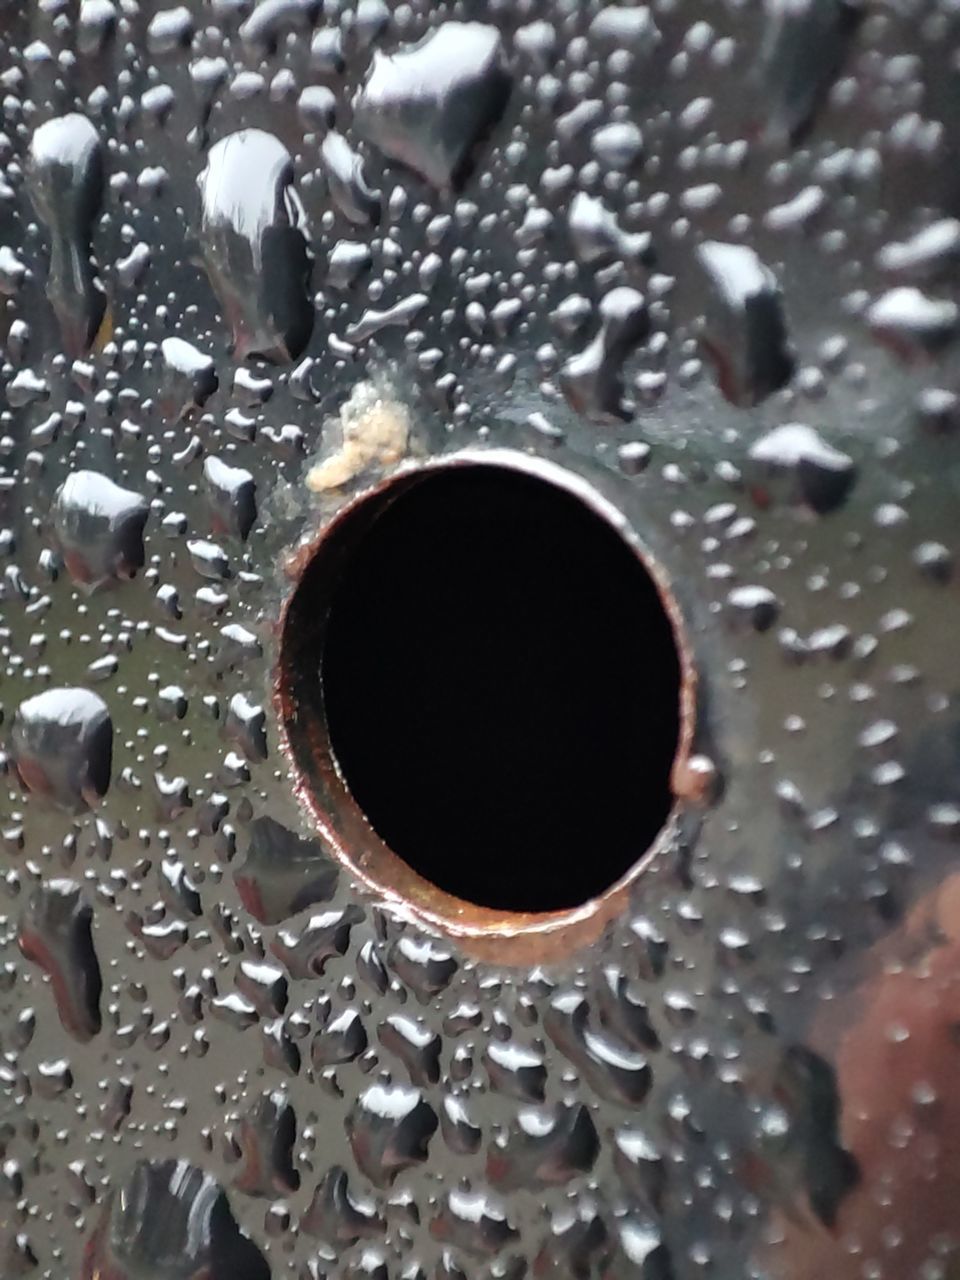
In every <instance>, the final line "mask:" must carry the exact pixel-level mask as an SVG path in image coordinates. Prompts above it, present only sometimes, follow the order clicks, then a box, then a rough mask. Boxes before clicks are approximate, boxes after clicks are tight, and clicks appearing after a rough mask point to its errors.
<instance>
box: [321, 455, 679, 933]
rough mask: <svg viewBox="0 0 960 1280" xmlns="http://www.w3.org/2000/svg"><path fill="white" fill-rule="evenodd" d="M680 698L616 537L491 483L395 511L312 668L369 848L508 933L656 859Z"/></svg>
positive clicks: (586, 516)
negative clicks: (507, 920) (522, 919)
mask: <svg viewBox="0 0 960 1280" xmlns="http://www.w3.org/2000/svg"><path fill="white" fill-rule="evenodd" d="M318 606H319V602H318ZM680 679H681V676H680V663H679V659H678V654H677V648H676V643H675V638H674V633H673V629H672V627H671V624H670V621H669V619H668V617H667V614H666V612H665V610H664V606H663V603H662V601H661V598H660V595H659V593H658V590H657V588H656V586H655V584H654V582H653V580H652V578H651V577H650V575H649V573H648V572H647V570H646V569H645V568H644V566H643V564H642V562H641V560H640V559H639V558H638V557H637V556H636V555H635V554H634V552H633V551H632V550H631V549H630V547H629V546H628V545H627V544H626V542H624V541H623V539H622V538H621V537H620V536H619V534H617V533H616V532H615V531H614V530H613V529H612V528H611V527H610V526H609V525H608V524H607V523H606V521H604V520H603V519H602V518H601V517H600V516H598V515H596V514H595V513H594V512H593V511H592V510H591V509H590V508H589V507H587V506H586V505H585V504H583V503H582V502H580V501H579V500H578V499H577V498H575V497H573V496H571V495H570V494H568V493H567V492H566V491H564V490H563V489H560V488H558V487H557V486H555V485H552V484H550V483H548V482H546V481H543V480H539V479H535V478H532V477H529V476H527V475H525V474H523V473H521V472H515V471H512V470H510V469H508V468H501V467H493V466H473V467H464V468H457V469H452V468H451V469H449V470H446V471H439V472H436V473H434V474H432V475H430V476H428V477H426V478H424V479H421V480H419V481H418V482H417V483H414V484H413V485H411V487H409V488H408V489H406V490H405V491H403V492H401V494H400V496H399V497H397V498H396V499H394V500H392V501H389V502H385V504H384V508H383V510H382V512H381V513H380V514H379V515H378V516H377V517H376V518H375V519H374V520H372V521H371V522H370V523H369V524H368V525H367V527H366V529H365V531H364V532H363V533H362V534H361V535H360V537H359V539H358V541H357V543H356V544H355V545H354V546H353V547H352V548H351V549H350V550H349V552H348V553H347V555H346V558H345V559H344V561H343V564H342V571H341V576H340V578H339V581H338V582H337V585H336V586H335V588H334V590H333V594H332V597H331V599H330V603H329V616H328V619H327V626H326V636H325V641H324V647H323V653H322V659H321V684H322V690H323V701H324V709H325V715H326V721H327V727H328V731H329V735H330V742H331V746H332V750H333V753H334V756H335V758H336V760H337V763H338V765H339V768H340V771H341V774H342V776H343V778H344V781H345V782H346V784H347V786H348V787H349V789H350V791H351V792H352V794H353V796H354V799H355V800H356V802H357V804H358V805H359V806H360V808H361V809H362V810H363V812H364V813H365V815H366V817H367V818H368V820H369V821H370V823H371V825H372V826H373V828H374V829H375V830H376V831H377V833H378V834H379V835H380V837H381V838H382V839H383V840H384V841H385V843H386V844H387V845H388V846H389V847H390V848H391V849H392V850H393V852H394V853H395V854H397V855H398V856H399V857H401V858H402V859H404V861H406V862H407V863H408V864H409V865H410V866H411V867H413V868H414V869H415V870H416V871H417V872H418V873H419V874H420V875H421V876H423V877H424V878H425V879H427V880H429V881H431V882H432V883H433V884H434V885H436V886H438V887H439V888H441V889H443V890H445V891H446V892H448V893H451V894H454V895H456V896H458V897H460V898H465V899H467V900H468V901H470V902H473V903H475V904H478V905H481V906H486V907H495V908H499V909H502V910H510V911H535V912H536V911H551V910H559V909H562V908H567V907H572V906H576V905H578V904H580V903H582V902H585V901H587V900H588V899H590V898H592V897H595V896H596V895H598V894H600V893H602V892H603V891H604V890H606V889H607V888H609V887H610V885H611V884H613V883H614V882H615V881H616V880H617V879H619V877H620V876H621V875H623V874H624V873H625V872H626V871H627V870H628V869H629V868H630V867H631V866H632V865H633V863H635V862H636V861H637V859H638V858H639V857H640V856H641V855H642V854H643V853H644V852H645V850H646V849H647V848H648V847H649V845H650V844H651V842H652V841H653V839H654V837H655V836H656V835H657V833H658V831H659V830H660V828H661V827H662V826H663V824H664V821H665V819H666V818H667V815H668V812H669V809H670V805H671V795H670V789H669V778H670V770H671V765H672V762H673V757H674V753H675V751H676V747H677V740H678V735H679V708H680Z"/></svg>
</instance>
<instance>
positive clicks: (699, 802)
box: [0, 0, 960, 1280]
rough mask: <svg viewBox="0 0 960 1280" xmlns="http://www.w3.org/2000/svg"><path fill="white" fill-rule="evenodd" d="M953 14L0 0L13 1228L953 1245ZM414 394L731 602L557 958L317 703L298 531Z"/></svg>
mask: <svg viewBox="0 0 960 1280" xmlns="http://www.w3.org/2000/svg"><path fill="white" fill-rule="evenodd" d="M958 21H960V19H958V15H957V12H956V5H955V4H953V3H952V2H951V0H924V2H922V3H921V2H920V0H902V2H901V3H898V4H896V5H893V4H860V3H857V2H856V0H791V2H790V3H785V2H783V3H781V0H763V2H762V3H761V0H757V2H756V3H753V4H742V3H737V2H735V0H717V2H716V3H712V4H707V3H705V2H704V0H653V2H652V3H650V4H628V3H614V4H602V3H600V2H599V0H554V2H553V3H546V0H487V2H486V3H482V4H481V3H479V2H474V0H442V2H440V3H434V2H433V0H430V2H428V0H410V2H408V3H394V2H393V0H391V2H390V3H387V0H356V3H353V4H348V3H346V2H343V3H341V2H340V0H184V3H181V4H174V3H169V2H168V0H70V2H68V0H37V2H36V3H34V2H32V0H30V2H29V3H28V0H8V3H7V4H5V5H4V13H3V18H2V21H0V49H2V56H0V81H2V92H0V115H2V119H0V344H2V351H3V363H2V369H0V374H2V380H3V385H4V397H3V403H2V406H0V419H2V420H0V653H2V669H0V717H2V720H0V742H2V748H0V749H2V755H0V768H2V771H3V773H2V777H0V854H2V860H0V867H2V902H0V952H2V954H0V1053H2V1059H0V1157H2V1158H0V1199H2V1205H3V1212H2V1213H0V1275H2V1276H3V1277H19V1276H27V1277H33V1276H36V1277H38V1278H39V1277H44V1278H47V1277H49V1278H51V1280H52V1278H53V1277H56V1278H57V1280H62V1278H63V1277H67V1278H69V1280H81V1278H82V1280H108V1278H109V1280H199V1277H210V1278H211V1280H226V1277H228V1276H229V1277H231V1278H237V1280H241V1278H242V1280H266V1278H267V1277H272V1280H281V1278H283V1277H289V1278H290V1280H294V1278H295V1280H320V1278H321V1277H329V1278H331V1280H332V1278H333V1277H336V1278H337V1280H341V1278H343V1280H347V1278H349V1280H360V1278H361V1277H362V1278H364V1280H388V1278H389V1280H397V1278H400V1277H403V1278H404V1280H414V1278H415V1277H416V1278H418V1280H419V1278H420V1277H423V1280H461V1278H463V1280H495V1278H496V1280H500V1278H503V1277H506V1278H508V1280H520V1278H521V1277H523V1276H536V1277H554V1278H555V1280H569V1278H576V1280H579V1278H580V1277H585V1278H587V1280H590V1278H594V1280H625V1278H627V1277H644V1278H645V1280H652V1278H654V1277H656V1278H657V1280H665V1278H666V1277H673V1278H674V1280H695V1278H697V1277H707V1276H710V1277H719V1278H720V1280H728V1278H729V1280H741V1278H742V1277H755V1278H757V1277H763V1278H764V1280H814V1278H817V1280H819V1277H822V1276H829V1277H831V1280H864V1277H869V1280H951V1277H955V1276H956V1275H957V1273H958V1268H960V1259H958V1257H957V1254H958V1250H960V1236H958V1232H957V1227H956V1224H955V1217H956V1212H955V1204H956V1199H957V1193H958V1191H960V1173H958V1168H960V1166H958V1161H957V1155H956V1153H957V1150H958V1149H960V1110H958V1107H957V1104H956V1103H955V1102H954V1100H953V1099H954V1096H955V1093H956V1090H955V1088H954V1077H955V1074H956V1069H955V1060H956V1055H957V1053H958V1048H957V1036H956V1028H957V1022H958V1016H960V1006H958V999H957V973H958V964H960V898H958V889H957V883H956V870H955V866H956V849H957V841H958V839H960V768H958V764H960V760H958V756H960V718H958V711H957V698H958V677H957V663H956V659H955V643H954V636H955V635H956V634H957V631H958V624H960V606H958V604H957V595H956V581H955V569H954V557H955V554H956V546H955V542H956V529H957V522H956V499H957V492H958V488H960V470H958V463H957V454H956V450H957V441H958V435H957V433H958V430H960V400H958V395H960V384H958V347H957V332H958V325H960V309H958V308H960V290H958V275H957V273H958V265H960V226H958V222H957V219H958V217H960V208H958V199H960V191H958V184H957V178H956V175H957V172H958V167H957V166H958V149H960V134H958V121H960V111H958V107H960V101H958V82H957V57H956V55H957V49H958V47H960V39H958V36H960V28H958ZM368 384H372V385H373V386H374V387H375V388H377V389H378V394H380V395H385V394H386V393H385V391H384V389H385V388H391V389H392V391H391V393H390V396H389V397H388V398H390V399H392V400H393V401H395V402H396V406H398V407H389V408H388V407H387V406H386V401H383V402H381V407H380V409H378V410H377V415H378V416H377V429H376V430H375V431H373V432H372V433H370V432H368V431H367V430H366V429H363V430H360V431H359V433H358V434H357V435H355V436H351V435H350V432H349V431H347V430H346V429H345V428H346V427H347V426H348V425H350V427H351V430H353V429H354V428H355V427H356V425H357V423H359V422H361V421H362V420H363V419H364V415H363V414H360V416H359V417H355V416H353V410H352V409H351V408H350V406H351V405H352V406H354V408H355V407H356V404H357V402H356V399H355V396H356V395H357V394H358V393H357V388H358V386H361V387H362V386H365V385H368ZM344 413H346V414H347V417H346V419H343V418H342V415H343V414H344ZM329 424H333V425H332V426H331V425H329ZM369 425H370V424H369V423H368V426H369ZM387 428H389V429H387ZM341 429H343V430H342V431H341ZM338 433H342V436H343V437H344V438H341V434H338ZM351 441H352V443H351ZM358 441H359V443H358ZM413 443H416V447H417V449H419V450H420V451H421V452H422V454H423V455H431V456H435V455H439V454H446V453H451V452H454V451H456V450H460V449H463V448H465V447H470V448H482V447H486V446H488V445H489V446H491V447H496V448H501V449H506V450H513V451H514V452H516V453H520V454H522V455H525V456H527V457H529V456H531V455H542V456H544V457H549V458H551V459H553V461H554V462H556V463H558V464H559V465H561V466H563V467H565V468H567V469H568V470H569V471H570V472H572V473H575V474H576V475H577V476H582V477H586V478H588V479H589V481H590V483H591V484H592V485H594V486H595V487H596V488H597V490H598V491H600V492H601V493H602V494H603V495H604V498H605V500H607V501H608V502H609V503H610V504H611V505H612V506H613V507H614V508H615V509H617V510H619V511H621V512H622V513H623V516H624V519H625V520H626V521H627V522H628V523H629V525H630V526H631V527H632V528H634V529H636V530H637V531H638V533H639V535H640V536H641V537H642V538H643V540H644V543H645V545H647V546H648V548H649V550H650V552H651V554H652V555H653V556H654V557H655V558H656V560H657V562H658V563H659V564H660V565H662V566H663V569H664V572H665V573H666V574H667V575H668V576H669V578H670V580H671V581H672V583H673V585H674V589H675V593H676V597H677V601H678V607H679V609H680V611H681V613H682V615H683V619H684V623H685V628H686V631H687V633H688V634H689V637H690V640H691V644H692V646H693V649H694V659H695V662H696V665H697V668H698V673H699V683H698V697H699V706H698V716H697V736H696V741H695V742H694V743H693V744H692V750H693V753H694V754H693V757H692V759H691V762H690V766H691V767H690V768H688V769H687V771H686V772H685V774H684V779H683V785H682V786H679V785H678V790H679V791H681V793H682V796H681V802H680V807H679V812H678V816H677V823H676V830H675V835H674V838H673V840H672V841H671V842H669V843H668V844H667V845H665V846H664V848H663V849H662V850H660V852H659V853H658V855H657V857H656V858H655V859H654V860H653V861H652V863H651V865H650V867H649V868H648V869H647V870H646V872H645V873H644V874H643V875H642V876H641V877H640V878H639V879H638V880H637V882H636V884H635V885H634V887H633V890H632V893H631V896H630V899H629V901H628V902H627V903H626V904H625V907H624V910H623V912H622V914H621V915H620V916H618V918H616V919H615V920H614V921H613V922H612V923H611V925H610V926H609V928H608V929H607V930H606V932H605V933H604V935H603V936H602V937H601V938H600V939H599V940H597V941H595V942H594V943H592V944H591V945H589V946H583V947H573V946H571V948H570V949H569V951H568V952H567V953H566V954H561V955H560V957H559V958H557V957H556V956H553V957H552V958H551V959H550V960H549V962H544V963H543V964H539V965H527V966H519V965H512V964H506V963H497V962H496V960H495V959H494V960H491V959H484V960H483V961H481V960H479V959H477V958H476V956H475V955H474V954H473V953H472V952H471V951H470V949H469V948H468V947H466V946H463V945H461V944H460V943H458V942H457V941H455V940H453V939H451V938H448V937H445V936H442V935H440V934H430V933H429V932H428V931H426V930H425V929H424V927H423V926H422V925H420V924H418V923H417V919H416V913H412V912H402V913H401V912H399V911H397V910H394V909H393V908H392V907H390V905H389V904H385V903H382V902H378V901H377V900H376V899H375V898H373V897H372V896H371V895H370V894H369V893H366V892H361V891H360V889H359V888H358V886H357V885H355V884H354V883H352V881H351V877H350V874H349V873H348V872H347V870H346V869H345V868H344V867H343V866H342V865H341V864H340V863H339V862H338V861H337V860H336V859H335V858H334V856H333V853H332V850H331V849H330V848H329V847H328V846H327V844H326V842H325V840H324V839H323V838H322V837H321V836H320V835H318V833H317V832H316V831H314V830H313V829H312V828H311V826H310V824H309V822H308V821H307V818H306V816H305V814H304V813H303V812H302V810H301V809H300V807H299V805H298V802H297V799H296V797H295V795H294V791H293V787H292V785H291V780H290V767H289V763H288V761H287V759H286V758H285V756H284V755H283V753H282V752H281V751H280V749H279V741H280V737H279V729H278V725H277V722H276V716H275V712H274V708H273V703H272V681H273V667H274V662H275V659H276V652H277V628H276V623H277V618H278V616H279V613H280V607H281V603H282V600H283V598H284V596H285V595H286V593H287V592H288V591H289V589H290V583H289V581H288V580H287V578H286V577H285V569H284V566H285V565H286V564H287V563H288V560H289V553H290V551H291V549H295V548H296V547H298V546H299V545H301V543H302V542H303V541H304V540H309V539H311V538H312V537H314V536H315V535H316V532H317V530H318V528H319V526H320V524H321V522H322V521H323V520H324V519H327V518H330V517H331V516H332V515H335V513H336V511H337V510H338V509H339V506H340V504H342V503H346V502H348V501H350V499H351V498H352V497H354V496H356V494H357V493H358V492H359V491H360V489H361V488H362V486H364V485H366V484H369V483H371V482H372V481H374V480H376V479H379V478H380V476H381V475H383V474H386V473H388V472H389V471H390V469H391V468H392V467H394V466H396V465H398V459H400V458H401V457H402V456H403V455H405V453H406V452H407V451H408V450H410V448H411V447H412V445H413ZM399 465H403V464H399ZM406 465H409V461H408V463H407V464H406ZM317 466H318V467H319V475H320V477H321V479H320V481H319V482H318V480H317V476H318V471H317V470H311V468H312V467H317ZM316 487H319V488H320V489H322V491H323V492H322V493H312V492H311V491H310V490H311V488H316ZM438 537H442V530H438ZM637 852H638V856H639V855H640V854H641V853H642V852H643V851H642V850H638V851H637ZM358 856H362V850H360V851H358ZM584 856H585V857H590V856H591V851H590V850H589V849H585V850H584Z"/></svg>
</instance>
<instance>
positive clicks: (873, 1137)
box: [764, 875, 960, 1280]
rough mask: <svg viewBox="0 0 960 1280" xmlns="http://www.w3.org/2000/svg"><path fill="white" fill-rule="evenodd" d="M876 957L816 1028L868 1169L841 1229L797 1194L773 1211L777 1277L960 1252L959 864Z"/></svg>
mask: <svg viewBox="0 0 960 1280" xmlns="http://www.w3.org/2000/svg"><path fill="white" fill-rule="evenodd" d="M868 961H869V964H870V969H871V973H872V976H871V977H869V978H868V979H866V980H865V981H864V982H863V983H862V984H861V986H860V987H859V988H858V989H857V991H856V992H855V994H854V995H853V996H852V997H849V998H846V999H844V1000H843V1001H838V1002H837V1006H836V1007H835V1008H834V1009H833V1010H832V1011H831V1013H830V1014H829V1016H828V1017H821V1019H820V1020H819V1021H818V1023H817V1024H816V1025H815V1027H814V1029H813V1035H812V1041H813V1045H814V1048H815V1049H817V1050H818V1051H819V1052H822V1053H824V1055H825V1056H826V1057H827V1058H828V1059H829V1060H830V1061H831V1062H833V1063H834V1065H835V1069H836V1079H837V1089H838V1092H839V1101H840V1108H841V1113H840V1138H841V1141H842V1143H843V1145H844V1147H845V1148H846V1149H847V1150H848V1151H849V1152H850V1154H851V1155H852V1156H853V1158H854V1159H855V1160H856V1162H857V1165H858V1167H859V1172H860V1177H859V1180H858V1182H857V1185H856V1186H854V1187H853V1188H851V1190H850V1191H849V1193H848V1194H847V1195H846V1196H845V1197H844V1198H843V1200H842V1202H841V1204H840V1206H839V1209H838V1212H837V1214H836V1221H835V1223H834V1224H833V1226H832V1228H828V1227H826V1226H824V1225H823V1224H822V1223H821V1222H819V1221H818V1220H817V1218H816V1217H815V1216H814V1215H813V1214H812V1213H809V1212H808V1210H807V1209H806V1208H803V1209H801V1208H799V1207H798V1206H797V1205H791V1206H790V1208H789V1210H788V1209H782V1210H778V1212H777V1213H776V1214H775V1215H774V1220H773V1222H772V1223H771V1234H772V1238H773V1239H774V1240H775V1241H776V1243H774V1244H773V1245H772V1246H771V1247H770V1249H769V1250H768V1251H767V1254H766V1257H765V1258H764V1262H765V1264H766V1265H767V1266H768V1267H769V1268H770V1272H771V1274H772V1275H774V1276H776V1277H778V1280H779V1278H781V1277H782V1280H821V1277H824V1276H830V1277H831V1280H848V1278H849V1280H855V1278H856V1280H862V1278H863V1277H864V1276H870V1275H874V1274H876V1275H882V1276H898V1277H906V1276H914V1275H916V1276H919V1275H924V1276H925V1275H927V1274H928V1270H927V1269H925V1264H926V1267H927V1268H929V1267H930V1266H931V1264H933V1269H932V1270H929V1274H930V1275H931V1276H938V1277H940V1276H949V1275H953V1274H955V1273H954V1271H953V1270H952V1269H951V1267H956V1266H957V1265H958V1258H960V1231H958V1229H957V1213H958V1211H957V1206H958V1204H960V1091H958V1090H957V1089H956V1079H957V1072H958V1068H960V875H953V876H950V877H949V878H948V879H947V880H946V881H945V882H944V883H943V884H942V885H941V886H940V887H939V888H938V889H937V890H936V891H935V892H934V893H932V894H930V895H928V896H927V897H926V898H925V899H923V900H922V901H921V902H920V903H919V904H918V905H917V907H916V908H915V909H914V911H913V912H912V914H911V915H910V916H909V917H908V919H907V920H906V922H905V923H904V925H903V926H902V927H901V928H900V929H899V930H897V932H896V933H895V934H893V935H892V936H891V937H889V938H888V939H886V940H885V941H884V942H883V943H882V944H880V945H878V946H877V947H876V948H874V949H873V951H872V952H871V953H870V955H869V956H868ZM951 1259H952V1262H951ZM937 1262H939V1264H940V1265H939V1266H937V1265H935V1264H936V1263H937Z"/></svg>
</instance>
